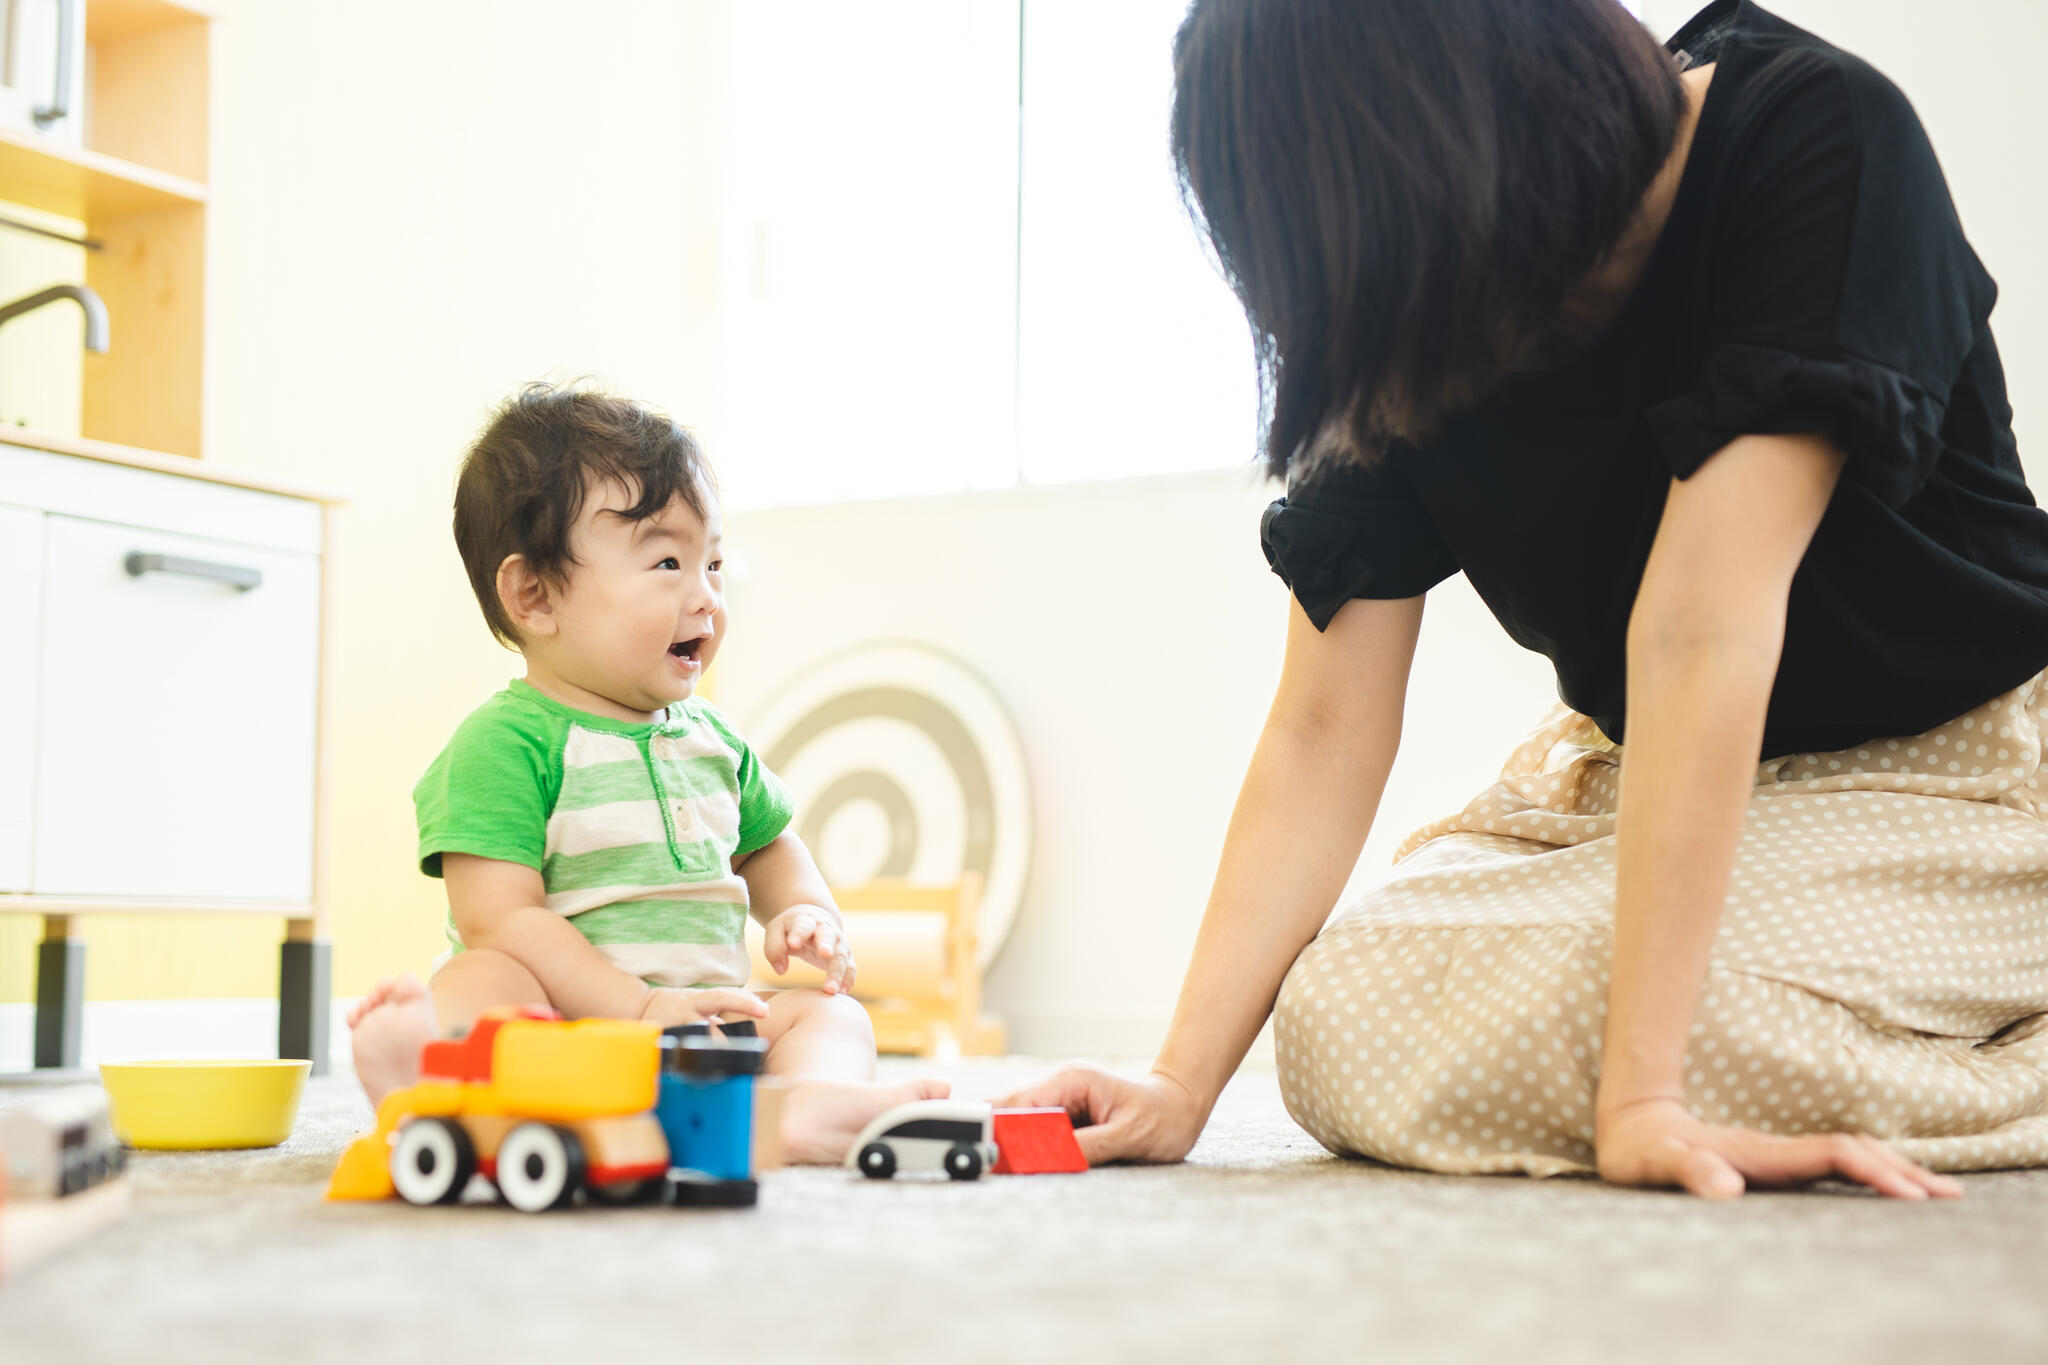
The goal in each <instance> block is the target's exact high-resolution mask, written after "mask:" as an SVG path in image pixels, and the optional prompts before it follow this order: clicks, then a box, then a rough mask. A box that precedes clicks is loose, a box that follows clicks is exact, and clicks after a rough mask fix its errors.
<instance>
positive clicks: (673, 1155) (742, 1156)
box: [654, 1027, 768, 1204]
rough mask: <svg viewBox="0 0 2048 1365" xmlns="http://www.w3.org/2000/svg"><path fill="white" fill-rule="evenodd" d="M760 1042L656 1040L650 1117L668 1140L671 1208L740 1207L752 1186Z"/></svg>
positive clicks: (687, 1036)
mask: <svg viewBox="0 0 2048 1365" xmlns="http://www.w3.org/2000/svg"><path fill="white" fill-rule="evenodd" d="M767 1051H768V1044H767V1043H766V1042H764V1041H763V1040H762V1039H760V1038H747V1037H736V1036H732V1035H727V1036H725V1037H713V1036H711V1035H710V1033H709V1031H708V1030H704V1029H701V1028H696V1029H692V1028H688V1027H685V1028H676V1029H669V1030H666V1031H665V1032H664V1033H663V1036H662V1040H661V1091H660V1097H659V1098H658V1099H657V1100H656V1102H655V1107H654V1116H655V1118H656V1120H657V1121H659V1122H660V1124H661V1131H662V1133H663V1134H664V1135H666V1136H667V1138H668V1153H669V1156H668V1164H669V1168H670V1170H669V1181H670V1184H671V1185H672V1186H673V1187H674V1189H675V1193H676V1196H677V1202H678V1203H700V1204H701V1203H713V1204H718V1203H747V1204H751V1203H752V1202H754V1201H753V1199H752V1198H751V1197H748V1198H740V1197H739V1196H740V1195H741V1194H742V1193H744V1194H747V1195H749V1196H751V1194H752V1191H753V1188H754V1180H753V1174H754V1077H755V1076H757V1075H759V1074H760V1073H761V1069H762V1067H763V1066H764V1065H765V1063H766V1054H767Z"/></svg>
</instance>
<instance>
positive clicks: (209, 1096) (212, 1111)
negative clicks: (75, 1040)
mask: <svg viewBox="0 0 2048 1365" xmlns="http://www.w3.org/2000/svg"><path fill="white" fill-rule="evenodd" d="M312 1067H313V1064H312V1063H311V1062H304V1061H255V1062H204V1061H195V1062H118V1063H117V1062H104V1063H102V1064H101V1065H100V1081H101V1083H102V1084H104V1085H105V1086H106V1087H107V1101H108V1110H109V1113H108V1116H107V1117H108V1119H109V1121H110V1122H111V1123H112V1124H113V1127H114V1136H115V1137H117V1138H119V1139H120V1140H121V1141H123V1142H125V1143H127V1144H128V1145H129V1146H130V1147H151V1148H156V1149H159V1150H164V1151H202V1150H206V1149H208V1148H218V1147H275V1146H277V1144H278V1143H280V1142H283V1141H284V1140H285V1139H286V1138H288V1137H290V1136H291V1135H292V1121H293V1120H294V1119H296V1118H297V1117H298V1116H299V1093H300V1092H301V1091H302V1090H304V1089H305V1085H306V1073H307V1072H308V1071H310V1070H312Z"/></svg>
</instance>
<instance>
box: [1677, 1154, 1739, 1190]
mask: <svg viewBox="0 0 2048 1365" xmlns="http://www.w3.org/2000/svg"><path fill="white" fill-rule="evenodd" d="M1680 1146H1681V1148H1682V1150H1680V1151H1679V1152H1677V1153H1676V1154H1675V1156H1674V1158H1673V1163H1672V1170H1671V1173H1670V1174H1671V1177H1672V1183H1674V1184H1677V1185H1681V1186H1683V1187H1684V1188H1685V1189H1687V1190H1688V1191H1690V1192H1691V1193H1693V1194H1696V1195H1698V1196H1699V1197H1700V1198H1702V1199H1739V1198H1741V1197H1742V1191H1743V1189H1744V1188H1745V1187H1746V1186H1747V1184H1748V1182H1747V1181H1745V1180H1744V1179H1743V1178H1742V1172H1741V1171H1738V1170H1737V1169H1735V1167H1734V1165H1733V1164H1732V1163H1730V1162H1729V1160H1728V1159H1727V1158H1726V1157H1724V1156H1722V1155H1721V1154H1720V1153H1719V1152H1716V1151H1714V1150H1713V1149H1711V1148H1708V1147H1687V1146H1683V1144H1680Z"/></svg>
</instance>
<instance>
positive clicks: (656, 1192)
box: [590, 1175, 668, 1208]
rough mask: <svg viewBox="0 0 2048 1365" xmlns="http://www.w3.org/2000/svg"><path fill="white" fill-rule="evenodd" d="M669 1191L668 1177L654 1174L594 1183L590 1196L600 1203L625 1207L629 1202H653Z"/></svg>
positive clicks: (614, 1206)
mask: <svg viewBox="0 0 2048 1365" xmlns="http://www.w3.org/2000/svg"><path fill="white" fill-rule="evenodd" d="M667 1193H668V1178H667V1177H666V1176H659V1175H653V1176H649V1177H647V1178H646V1179H645V1180H615V1181H613V1182H612V1183H611V1184H609V1185H592V1186H591V1187H590V1197H591V1198H592V1199H594V1200H596V1201H597V1202H598V1203H600V1204H609V1205H611V1206H612V1207H613V1208H625V1207H626V1206H627V1205H629V1204H653V1203H656V1202H658V1201H659V1200H660V1199H662V1198H663V1197H664V1196H665V1195H667Z"/></svg>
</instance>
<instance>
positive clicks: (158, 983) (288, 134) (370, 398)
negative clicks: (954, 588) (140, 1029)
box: [0, 0, 725, 999]
mask: <svg viewBox="0 0 2048 1365" xmlns="http://www.w3.org/2000/svg"><path fill="white" fill-rule="evenodd" d="M215 8H216V9H217V10H218V12H219V13H220V16H221V17H220V19H219V22H218V23H217V24H216V26H215V49H214V60H213V129H214V146H213V156H212V186H213V210H212V213H211V215H210V218H211V233H212V236H211V241H210V243H209V262H208V284H209V295H208V306H209V311H208V327H207V330H208V356H207V360H208V371H207V404H206V453H207V456H208V458H209V459H211V460H214V461H217V462H219V463H221V464H224V465H233V466H237V467H240V468H244V469H252V470H260V471H263V472H266V473H270V474H274V475H277V476H279V477H281V478H288V479H291V480H293V481H296V482H300V483H305V484H312V485H316V486H321V487H328V488H333V489H336V490H339V491H341V492H343V493H345V494H347V495H348V496H350V497H351V498H352V499H353V500H354V501H353V502H352V504H351V506H350V507H349V508H348V509H347V511H346V512H345V513H344V514H343V517H342V522H341V530H342V535H343V537H344V539H343V542H342V545H341V552H340V553H341V558H340V560H339V565H340V577H339V579H338V585H339V608H340V610H339V621H338V633H337V642H338V645H339V651H338V658H337V664H336V671H335V684H336V688H337V690H336V694H335V695H336V712H335V721H336V726H337V736H338V742H337V744H336V747H335V753H336V763H335V771H334V835H335V848H334V860H333V861H334V891H335V912H334V917H333V932H334V936H335V940H336V953H335V970H336V976H335V985H336V989H337V990H338V991H339V992H341V993H344V994H346V993H352V992H355V991H359V990H361V989H362V988H363V987H364V986H365V985H366V984H367V983H368V982H369V981H371V980H372V979H373V978H374V977H375V975H376V974H378V973H381V972H385V971H389V970H392V969H394V968H397V967H403V966H412V967H421V966H424V965H425V963H426V962H427V961H428V960H429V958H430V956H431V955H432V954H433V953H434V952H435V951H437V949H438V939H439V934H438V924H439V921H440V917H441V914H442V910H441V902H440V898H439V894H438V884H436V883H431V882H429V881H427V879H425V878H423V877H421V876H420V875H419V874H418V872H417V871H416V870H414V865H413V859H412V837H413V827H412V808H411V802H410V799H409V792H410V790H411V787H412V783H413V781H414V780H415V778H417V777H418V775H419V773H420V772H421V770H422V769H424V768H425V766H426V764H427V762H428V761H429V760H430V759H431V758H432V757H433V755H434V753H435V751H436V750H437V749H438V748H439V747H440V745H441V744H442V743H443V742H444V741H445V739H446V738H447V736H448V733H449V732H450V730H451V729H452V728H453V726H454V724H455V723H456V721H457V720H459V719H460V718H461V717H462V715H463V714H464V713H466V712H467V711H468V710H469V709H470V708H471V707H473V706H474V705H476V703H477V702H478V701H480V700H481V699H482V698H483V697H484V696H485V695H487V694H488V693H489V692H490V691H492V690H493V689H495V688H497V687H500V686H502V685H503V684H504V680H505V679H506V678H507V677H509V676H512V675H513V673H514V672H515V671H516V665H517V659H516V658H515V657H514V656H511V655H508V654H506V653H505V652H503V651H502V650H500V649H498V648H497V647H496V646H495V645H494V644H493V643H492V642H491V640H490V638H489V636H488V635H487V634H486V632H485V630H484V628H483V626H482V624H481V621H480V618H479V616H478V613H477V610H476V607H475V604H474V602H473V600H472V599H470V597H469V595H468V587H467V584H466V581H465V580H464V578H463V576H462V571H461V567H460V564H459V562H458V561H457V559H456V557H455V554H454V550H453V547H452V544H451V542H450V539H449V534H448V504H449V494H450V491H451V488H452V477H453V471H454V467H455V462H456V460H457V458H458V457H459V455H460V453H461V451H462V448H463V446H464V443H465V442H466V441H467V439H468V438H469V437H470V435H471V434H472V433H473V432H474V431H475V429H476V427H477V426H478V424H479V422H480V420H481V419H482V417H483V416H484V414H485V412H486V411H487V409H488V408H489V407H490V405H491V404H492V403H493V402H494V401H495V400H496V399H498V398H499V397H500V396H502V395H504V394H505V393H507V392H508V391H509V390H510V389H511V388H512V387H514V386H515V385H516V384H517V383H519V382H520V381H522V380H525V379H528V378H532V377H537V376H541V375H545V374H550V373H563V374H568V373H582V372H595V373H598V374H600V375H603V376H606V377H608V378H609V379H611V380H612V381H613V382H615V383H616V384H617V385H618V386H619V387H621V388H622V389H624V390H626V391H629V392H632V393H635V394H638V395H642V396H645V397H647V398H649V399H652V400H654V401H657V402H660V403H663V404H665V405H667V406H669V407H671V408H672V409H673V410H674V411H675V412H677V413H678V414H680V415H682V416H683V417H684V418H685V420H692V419H695V418H697V417H699V416H700V415H702V414H705V413H706V412H707V411H708V409H709V406H710V404H711V403H712V401H713V400H714V398H715V395H716V393H717V388H718V366H717V349H716V344H715V335H716V325H715V317H714V316H713V315H712V312H711V308H712V305H713V304H715V301H716V298H717V286H716V269H717V262H716V252H717V237H718V193H717V184H718V175H719V171H718V155H717V149H718V147H719V145H720V141H721V140H720V138H719V137H718V136H717V135H716V134H715V133H707V131H706V130H707V129H708V128H715V126H716V120H717V118H718V116H719V115H718V110H719V106H720V102H721V98H722V97H721V93H720V91H721V75H720V70H719V65H718V63H719V61H720V60H721V59H722V58H721V55H720V54H721V40H720V24H721V22H722V16H723V14H724V13H725V10H724V7H723V5H722V4H717V3H704V2H703V0H693V2H692V3H690V4H687V5H678V4H673V3H669V0H606V3H604V4H601V5H576V6H569V5H564V4H561V3H559V2H558V0H490V3H485V2H484V0H435V3H432V4H419V3H413V2H412V0H356V2H355V3H351V4H348V5H341V6H333V5H303V4H279V3H275V0H221V2H220V3H219V4H218V5H216V6H215ZM51 311H52V313H54V312H55V311H56V310H51ZM74 312H75V310H74ZM72 321H73V322H75V321H76V319H75V316H74V318H73V319H72ZM113 325H114V336H115V338H116V341H117V343H118V339H119V337H120V325H121V324H120V319H119V318H115V319H114V324H113ZM73 406H74V407H75V398H74V400H73ZM7 918H8V919H9V920H11V921H13V922H12V923H11V924H9V925H7V926H5V928H6V930H7V931H8V933H9V934H10V937H8V938H7V939H6V940H4V942H5V945H6V947H7V952H6V953H4V954H0V956H4V957H5V958H6V959H7V962H6V969H5V972H4V977H5V979H4V980H0V992H4V994H0V998H7V997H11V998H14V999H22V998H25V997H26V995H27V993H28V991H29V989H30V980H31V977H30V972H31V963H30V962H29V960H28V958H29V955H28V953H27V952H26V948H27V946H28V944H29V942H31V939H30V938H29V937H28V935H29V933H30V932H31V930H32V923H31V922H30V921H27V920H23V919H19V918H18V917H7ZM88 933H89V937H90V939H91V942H92V955H91V970H90V973H89V992H90V994H91V995H93V996H95V997H98V998H107V997H109V996H115V997H122V996H125V997H131V998H132V997H169V996H181V995H182V996H189V995H214V996H260V995H265V994H268V993H270V992H272V991H273V990H274V989H275V983H276V942H277V939H278V937H279V934H280V933H281V925H271V924H262V925H255V924H250V923H247V922H246V921H244V922H235V921H194V920H178V921H171V920H165V921H160V922H154V923H148V924H143V923H121V922H114V921H96V922H92V923H90V924H89V925H88Z"/></svg>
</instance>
